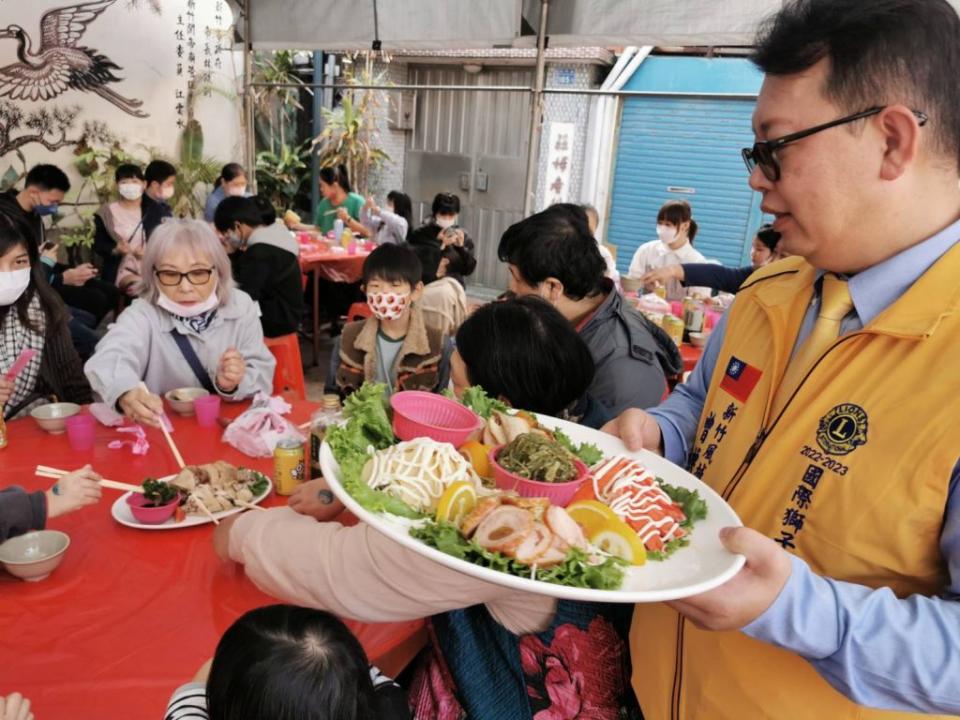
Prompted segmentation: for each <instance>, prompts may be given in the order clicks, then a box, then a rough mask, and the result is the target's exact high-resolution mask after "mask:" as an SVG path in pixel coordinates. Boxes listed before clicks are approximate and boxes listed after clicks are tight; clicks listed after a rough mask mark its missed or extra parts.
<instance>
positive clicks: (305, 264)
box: [300, 244, 370, 283]
mask: <svg viewBox="0 0 960 720" xmlns="http://www.w3.org/2000/svg"><path fill="white" fill-rule="evenodd" d="M369 254H370V253H368V252H366V251H363V250H360V251H358V252H357V253H356V254H355V255H350V254H348V253H347V252H346V251H344V252H336V251H333V250H326V251H324V250H323V249H320V248H317V247H316V246H314V245H306V244H301V246H300V268H301V269H302V270H303V272H305V273H309V272H313V273H315V274H317V275H319V276H320V277H322V278H325V279H327V280H330V281H331V282H341V283H355V282H359V281H360V278H361V277H362V276H363V261H364V260H366V259H367V255H369Z"/></svg>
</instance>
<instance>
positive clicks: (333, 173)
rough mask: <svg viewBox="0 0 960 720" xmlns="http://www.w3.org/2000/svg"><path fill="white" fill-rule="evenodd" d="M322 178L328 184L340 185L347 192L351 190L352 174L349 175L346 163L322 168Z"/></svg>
mask: <svg viewBox="0 0 960 720" xmlns="http://www.w3.org/2000/svg"><path fill="white" fill-rule="evenodd" d="M320 179H321V180H323V181H324V182H325V183H326V184H327V185H339V186H340V187H341V188H343V191H344V192H345V193H348V192H350V191H351V188H350V176H349V175H347V166H346V165H337V166H335V167H325V168H320Z"/></svg>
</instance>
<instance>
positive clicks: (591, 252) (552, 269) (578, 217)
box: [497, 203, 607, 300]
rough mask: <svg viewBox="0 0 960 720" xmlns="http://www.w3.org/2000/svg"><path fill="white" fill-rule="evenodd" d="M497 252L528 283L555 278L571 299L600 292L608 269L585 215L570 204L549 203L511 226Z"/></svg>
mask: <svg viewBox="0 0 960 720" xmlns="http://www.w3.org/2000/svg"><path fill="white" fill-rule="evenodd" d="M497 255H498V257H499V258H500V260H501V262H505V263H509V264H511V265H513V266H514V267H516V268H517V271H518V272H519V273H520V276H521V278H523V280H524V282H526V283H527V284H528V285H531V286H536V285H539V284H540V283H542V282H543V281H544V280H546V279H547V278H551V277H552V278H556V279H557V280H559V281H560V282H562V283H563V293H564V295H566V296H567V297H568V298H570V299H571V300H582V299H583V298H585V297H587V296H588V295H596V294H597V293H598V292H600V291H601V288H602V286H603V277H604V272H605V271H606V269H607V264H606V262H604V259H603V257H602V256H601V255H600V250H599V248H598V247H597V241H596V240H595V239H594V237H593V235H591V234H590V227H589V226H588V225H587V214H586V213H585V212H584V211H583V208H581V207H580V206H579V205H572V204H569V203H562V204H557V205H551V206H550V207H548V208H547V209H546V210H544V211H542V212H538V213H537V214H536V215H531V216H530V217H528V218H526V219H524V220H521V221H520V222H518V223H514V224H513V225H511V226H510V227H509V228H507V231H506V232H505V233H504V234H503V237H501V238H500V246H499V247H498V248H497Z"/></svg>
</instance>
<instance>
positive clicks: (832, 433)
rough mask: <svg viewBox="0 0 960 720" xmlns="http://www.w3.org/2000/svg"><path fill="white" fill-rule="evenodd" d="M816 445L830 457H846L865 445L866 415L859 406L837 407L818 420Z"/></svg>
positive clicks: (850, 404) (846, 404) (845, 405)
mask: <svg viewBox="0 0 960 720" xmlns="http://www.w3.org/2000/svg"><path fill="white" fill-rule="evenodd" d="M817 444H818V445H820V447H821V448H823V451H824V452H826V453H828V454H830V455H848V454H850V453H852V452H853V451H854V450H856V449H857V448H858V447H860V446H861V445H866V444H867V413H866V412H865V411H864V409H863V408H862V407H860V406H859V405H854V404H852V403H844V404H842V405H837V406H836V407H834V408H833V409H832V410H831V411H830V412H828V413H827V414H826V415H824V416H823V417H822V418H820V426H819V427H818V428H817Z"/></svg>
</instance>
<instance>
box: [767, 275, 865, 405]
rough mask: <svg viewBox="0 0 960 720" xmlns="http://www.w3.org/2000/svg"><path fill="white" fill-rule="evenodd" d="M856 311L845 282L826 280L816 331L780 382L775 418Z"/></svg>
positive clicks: (798, 352)
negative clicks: (846, 319)
mask: <svg viewBox="0 0 960 720" xmlns="http://www.w3.org/2000/svg"><path fill="white" fill-rule="evenodd" d="M852 309H853V299H852V298H851V297H850V288H849V286H848V285H847V281H846V280H842V279H841V278H838V277H837V276H836V275H832V274H827V275H824V276H823V287H822V289H821V291H820V312H819V313H817V321H816V322H815V323H814V324H813V330H812V331H811V332H810V335H809V336H808V337H807V339H806V340H804V341H803V344H802V345H801V346H800V347H799V348H797V352H796V353H794V356H793V358H791V360H790V363H789V364H788V365H787V370H786V372H785V373H784V375H783V380H782V381H781V382H780V387H779V388H778V390H777V394H776V396H775V397H774V401H773V415H774V416H776V415H777V413H779V412H780V410H782V409H783V406H784V405H785V404H786V403H787V401H788V400H789V399H790V396H791V395H793V392H794V390H796V389H797V386H798V385H800V382H801V380H803V378H804V377H805V376H806V374H807V371H808V370H810V368H811V367H812V366H813V364H814V363H815V362H816V361H817V360H818V359H819V358H820V356H821V355H823V353H824V352H825V351H826V350H827V348H828V347H830V345H831V344H832V343H833V341H834V340H836V339H837V337H839V335H840V323H841V322H842V321H843V318H845V317H846V316H847V315H848V314H849V313H850V311H851V310H852Z"/></svg>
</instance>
